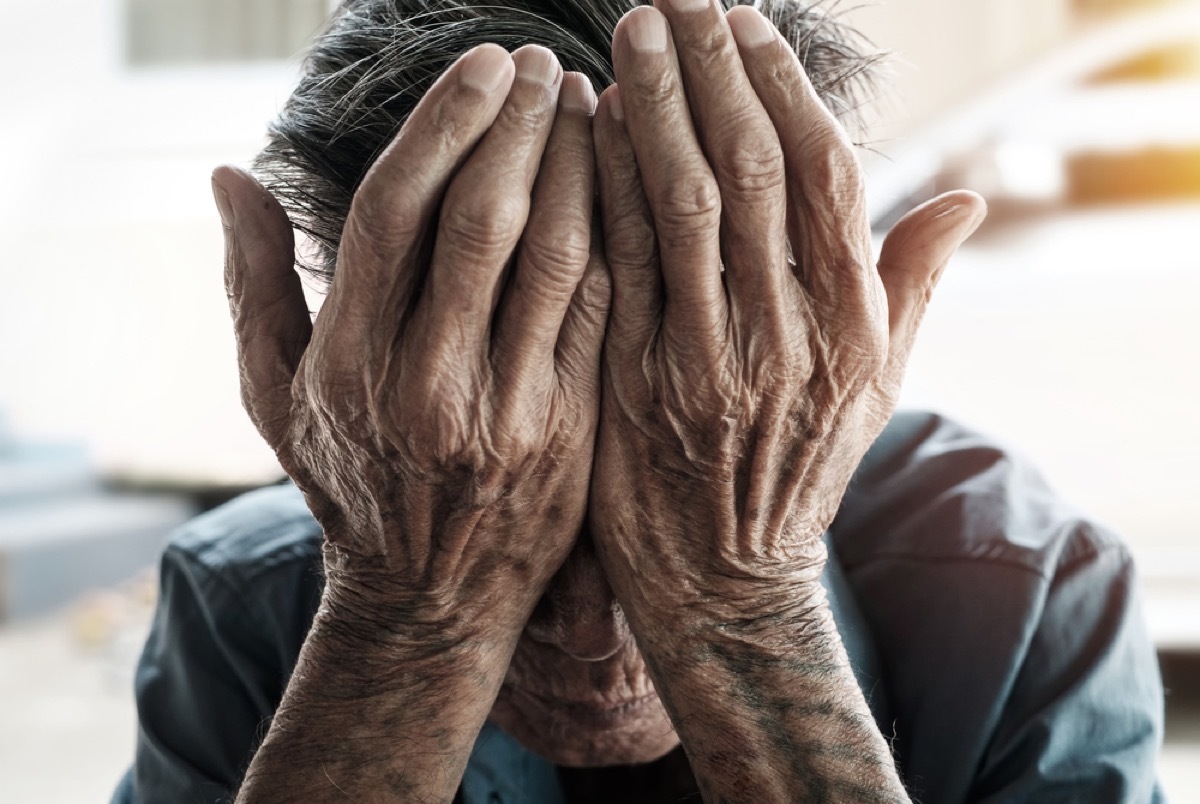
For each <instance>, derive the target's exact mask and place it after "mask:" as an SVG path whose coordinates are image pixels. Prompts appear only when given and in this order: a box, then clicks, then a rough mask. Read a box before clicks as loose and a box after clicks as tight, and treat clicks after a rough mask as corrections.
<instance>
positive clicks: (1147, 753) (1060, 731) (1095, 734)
mask: <svg viewBox="0 0 1200 804" xmlns="http://www.w3.org/2000/svg"><path fill="white" fill-rule="evenodd" d="M1080 527H1083V528H1087V529H1090V528H1092V526H1090V525H1088V524H1086V523H1084V524H1082V525H1080ZM1070 544H1072V545H1073V547H1071V548H1068V550H1067V551H1066V552H1065V553H1064V555H1063V556H1062V558H1061V559H1060V561H1059V565H1058V571H1057V572H1056V573H1055V575H1054V577H1053V578H1052V580H1051V581H1050V584H1049V586H1048V589H1047V593H1046V599H1045V604H1044V606H1043V609H1042V614H1041V618H1040V620H1039V622H1038V625H1037V628H1036V630H1035V632H1034V634H1033V637H1032V640H1031V641H1030V643H1029V646H1028V650H1027V652H1026V654H1025V658H1024V662H1023V664H1022V666H1021V668H1020V671H1019V673H1018V675H1017V678H1016V681H1015V684H1014V686H1013V689H1012V691H1011V693H1010V695H1009V697H1008V700H1007V702H1006V704H1005V706H1004V709H1003V714H1002V716H1001V719H1000V721H999V723H998V724H997V727H996V729H995V731H994V732H993V734H992V739H991V741H990V743H989V746H988V749H987V751H986V753H985V755H984V759H983V763H982V765H981V767H980V769H979V772H978V774H977V776H976V781H975V785H974V788H973V790H972V794H971V795H970V796H969V800H971V801H976V802H981V804H993V803H995V804H999V802H1012V801H1038V802H1047V803H1050V802H1077V801H1087V802H1089V804H1107V803H1108V802H1112V803H1113V804H1117V803H1118V802H1120V803H1121V804H1133V803H1135V802H1136V803H1139V804H1140V803H1141V802H1161V801H1163V800H1164V799H1163V797H1162V795H1161V792H1160V790H1159V788H1158V785H1157V782H1156V779H1155V760H1156V757H1157V755H1158V751H1159V747H1160V744H1161V741H1162V729H1163V711H1162V708H1163V693H1162V683H1161V676H1160V674H1159V669H1158V662H1157V658H1156V655H1155V652H1154V648H1153V644H1152V642H1151V640H1150V638H1149V636H1148V634H1147V631H1146V627H1145V623H1144V619H1143V616H1142V611H1141V604H1140V601H1139V597H1138V594H1137V584H1136V579H1135V573H1134V568H1133V563H1132V561H1131V559H1130V557H1129V554H1128V552H1127V551H1126V549H1125V548H1124V547H1123V546H1122V545H1120V544H1119V543H1115V542H1113V541H1108V540H1098V539H1093V538H1082V539H1075V540H1072V541H1071V542H1070ZM1097 545H1101V546H1099V547H1098V546H1097Z"/></svg>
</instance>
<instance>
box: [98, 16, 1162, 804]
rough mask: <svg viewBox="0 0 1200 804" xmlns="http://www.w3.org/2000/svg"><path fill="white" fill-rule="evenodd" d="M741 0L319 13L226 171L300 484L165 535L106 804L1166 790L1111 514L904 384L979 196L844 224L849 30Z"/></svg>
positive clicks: (240, 312)
mask: <svg viewBox="0 0 1200 804" xmlns="http://www.w3.org/2000/svg"><path fill="white" fill-rule="evenodd" d="M624 1H625V2H627V0H624ZM761 9H762V12H763V13H760V11H759V10H756V9H755V8H751V7H746V6H742V7H737V8H733V9H732V10H729V11H728V13H726V10H725V9H724V8H722V7H721V6H720V5H718V4H717V3H715V2H714V0H664V1H663V2H661V3H658V4H657V7H639V8H636V9H633V10H629V11H628V13H624V12H625V11H627V10H628V8H627V6H625V5H623V1H622V0H567V1H566V2H560V3H555V4H551V3H545V4H544V5H539V3H538V2H536V0H524V1H523V2H516V1H515V0H507V1H506V2H500V3H497V4H493V5H484V4H480V5H478V6H473V5H468V4H462V0H424V1H422V0H349V1H348V2H347V3H346V4H345V5H344V6H343V8H342V9H341V10H340V11H339V12H338V14H337V15H336V17H335V19H334V21H333V23H332V25H331V27H330V29H329V30H328V31H327V32H326V33H325V34H324V35H323V36H322V37H321V38H320V40H319V41H318V43H317V45H316V46H315V48H314V50H313V52H312V54H311V55H310V57H309V60H308V63H307V71H306V76H305V78H304V79H303V81H302V83H301V86H300V87H299V89H297V91H296V94H295V95H294V96H293V98H292V99H291V101H290V103H289V104H288V107H287V109H286V110H285V112H284V114H283V116H282V118H281V120H280V122H279V123H278V124H277V125H276V127H275V129H274V132H273V141H272V144H271V146H270V147H269V148H268V150H267V152H266V153H265V155H264V156H263V157H262V158H261V159H260V162H259V174H260V176H262V177H263V178H264V180H265V181H266V182H267V186H268V188H269V189H266V188H264V187H263V186H262V185H260V184H259V183H258V182H257V181H256V180H255V179H253V178H251V177H250V176H249V175H247V174H245V173H242V172H239V171H236V170H232V169H227V168H222V169H219V170H218V171H217V172H216V173H215V174H214V189H215V192H216V197H217V202H218V206H219V207H220V211H221V215H222V218H223V220H224V223H225V229H226V238H227V264H226V281H227V285H228V291H229V299H230V304H231V308H232V311H233V318H234V323H235V327H236V332H237V339H238V344H239V352H240V361H241V376H242V382H243V396H244V401H245V403H246V407H247V409H248V411H249V412H250V415H251V417H252V418H253V419H254V421H255V423H256V424H257V426H258V427H259V430H260V431H261V432H262V435H263V436H264V438H265V439H266V440H267V441H268V442H269V443H270V444H271V446H272V447H273V448H274V449H275V451H276V453H277V454H278V456H279V459H280V462H281V463H282V465H283V467H284V468H285V469H286V470H287V472H288V474H289V475H290V477H291V478H292V480H293V481H294V483H295V487H291V486H288V487H281V488H276V489H271V490H266V491H262V492H258V493H256V494H253V495H250V496H248V497H246V498H243V499H241V500H239V501H235V502H234V503H232V504H231V505H229V506H227V507H225V508H224V509H221V510H219V511H217V512H215V513H213V514H210V515H208V516H206V517H203V518H201V519H200V520H197V521H196V522H195V523H194V524H193V525H191V526H189V527H188V528H186V529H185V530H184V531H183V532H182V533H180V534H177V535H176V536H175V538H174V539H173V540H172V543H171V545H170V546H169V547H168V549H167V552H166V556H165V558H164V561H163V575H162V599H161V602H160V605H159V610H158V614H157V617H156V620H155V623H154V628H153V631H152V633H151V636H150V639H149V642H148V644H147V646H146V650H145V653H144V655H143V658H142V662H141V665H140V668H139V671H138V677H137V691H138V702H139V713H140V733H139V742H138V755H137V762H136V764H135V767H134V769H133V770H132V771H131V773H130V774H129V775H128V776H127V777H126V779H125V780H124V782H123V784H122V787H121V789H120V790H119V791H118V794H117V799H116V800H118V801H122V802H127V801H143V802H184V801H189V802H190V801H217V800H226V799H227V798H228V797H229V796H231V795H236V798H237V801H239V802H258V801H269V802H277V801H278V802H284V801H288V802H290V801H298V802H299V801H303V802H310V801H326V800H329V801H354V802H359V801H413V802H417V801H420V802H425V801H451V800H455V799H457V800H461V801H464V802H471V803H474V802H479V803H480V804H483V802H496V801H504V802H514V803H515V802H536V803H537V804H542V803H543V802H586V801H603V802H612V801H621V802H638V801H646V802H671V801H678V800H681V799H685V798H687V797H688V796H694V795H697V794H699V795H701V796H703V798H704V799H705V800H707V801H730V802H785V801H786V802H794V801H814V802H824V801H888V802H899V801H909V800H920V801H923V802H926V804H932V803H933V802H959V801H980V802H982V801H989V802H1001V801H1004V802H1007V801H1086V802H1118V801H1120V802H1125V801H1130V802H1134V801H1136V802H1141V801H1150V800H1152V799H1153V798H1155V797H1156V796H1157V794H1156V792H1155V784H1154V772H1153V763H1154V757H1155V753H1156V748H1157V744H1158V740H1159V738H1160V735H1161V689H1160V687H1159V680H1158V675H1157V668H1156V665H1155V660H1154V655H1153V651H1152V649H1151V646H1150V644H1149V642H1148V640H1147V639H1146V635H1145V632H1144V629H1143V627H1142V624H1141V621H1140V615H1139V613H1138V609H1137V602H1136V593H1135V591H1134V587H1133V580H1132V577H1133V576H1132V570H1131V566H1130V561H1129V557H1128V554H1127V552H1126V551H1125V549H1124V548H1123V546H1122V545H1121V544H1120V542H1119V541H1117V540H1116V539H1115V538H1114V537H1112V536H1111V535H1109V534H1107V533H1105V532H1104V531H1102V530H1101V529H1099V528H1097V527H1096V526H1094V525H1092V524H1091V523H1089V522H1087V521H1085V520H1082V519H1080V518H1078V517H1077V516H1076V515H1075V514H1073V513H1072V512H1071V511H1070V510H1068V509H1067V508H1066V507H1065V506H1063V505H1062V504H1061V503H1059V502H1058V501H1057V500H1056V499H1055V498H1054V497H1053V496H1052V495H1051V494H1050V493H1049V492H1048V491H1047V490H1046V488H1045V487H1044V486H1043V484H1042V483H1041V481H1040V480H1039V479H1038V478H1037V476H1036V475H1035V474H1033V473H1032V472H1031V471H1030V470H1029V469H1028V468H1026V467H1025V466H1024V465H1023V464H1022V463H1021V462H1020V460H1019V459H1017V458H1014V457H1013V456H1011V455H1009V454H1007V453H1005V452H1004V451H1002V450H1001V449H999V448H997V447H995V446H994V445H992V444H989V443H988V442H987V441H986V440H985V439H983V438H981V437H979V436H977V435H974V434H972V433H970V432H967V431H965V430H964V429H962V428H960V427H957V426H956V425H954V424H951V423H949V422H947V421H945V420H943V419H941V418H939V417H936V416H933V415H926V414H902V415H897V416H895V417H893V416H892V413H893V409H894V407H895V404H896V399H897V395H898V393H899V390H900V383H901V378H902V375H903V371H904V366H905V361H906V359H907V357H908V354H909V351H910V349H911V347H912V344H913V340H914V337H915V334H916V331H917V328H918V325H919V322H920V320H921V317H922V313H923V312H924V309H925V305H926V303H927V302H928V300H929V297H930V293H931V290H932V288H933V286H934V285H935V283H936V282H937V279H938V276H939V274H940V273H941V271H942V270H943V268H944V267H945V265H946V263H947V262H948V260H949V259H950V257H951V255H952V254H953V252H954V251H955V249H956V248H957V247H958V245H959V244H960V243H961V242H962V241H963V240H964V239H965V238H966V237H968V236H969V235H970V234H971V232H972V231H974V229H975V228H976V227H977V226H978V224H979V223H980V221H981V220H982V218H983V215H984V209H983V204H982V202H981V200H980V199H979V198H977V197H976V196H974V195H971V194H969V193H965V192H958V193H952V194H949V195H946V196H943V197H941V198H938V199H936V200H934V201H932V202H930V203H928V204H925V205H924V206H922V207H920V208H918V209H917V210H915V211H914V212H912V213H910V214H909V215H908V216H907V217H905V218H904V219H903V220H902V221H901V222H900V223H899V224H897V225H896V227H895V229H894V230H893V231H892V232H891V233H890V235H889V236H888V238H887V240H886V242H885V244H884V247H883V251H882V255H881V257H880V259H879V261H878V263H876V262H875V261H874V260H873V258H872V248H871V240H870V236H869V229H868V225H867V220H866V217H865V213H864V209H863V192H862V178H861V174H860V171H859V168H858V166H857V163H856V161H855V157H854V153H853V151H852V148H851V146H850V144H849V142H848V140H847V137H846V134H845V133H844V130H843V129H842V127H841V126H840V124H839V123H838V121H837V120H836V119H835V117H834V116H833V114H831V112H830V111H829V108H828V105H827V104H833V103H834V101H836V100H837V99H840V100H841V102H842V103H843V104H844V105H849V99H850V98H851V96H850V95H848V94H847V91H846V81H847V80H848V79H849V78H850V77H852V76H853V75H854V74H856V73H857V72H859V71H860V70H861V68H862V67H863V61H862V60H861V59H859V58H857V56H856V53H855V52H854V51H853V49H852V48H851V46H850V40H847V39H845V38H844V34H845V32H843V31H840V29H839V28H838V26H837V25H836V24H834V23H833V22H832V21H830V20H829V19H828V18H827V17H824V16H823V15H821V14H819V13H818V12H817V11H815V10H813V9H811V8H807V7H804V6H800V5H797V4H796V3H794V2H790V1H789V0H782V2H776V3H773V4H765V5H763V6H762V7H761ZM623 13H624V15H623V16H622V14H623ZM618 20H619V21H618ZM773 23H774V24H773ZM781 31H782V33H781ZM485 42H491V43H499V45H501V46H498V45H497V44H484V43H485ZM610 43H611V54H612V61H611V67H612V69H613V73H614V74H615V83H613V82H612V80H611V78H610V77H609V66H610V64H609V63H608V62H607V57H608V53H609V45H610ZM518 46H519V47H518ZM509 48H512V52H510V50H509ZM556 54H557V55H556ZM560 59H561V60H562V61H561V66H560V61H559V60H560ZM564 70H565V71H564ZM574 70H581V71H583V72H576V71H574ZM593 84H601V85H604V86H606V88H605V89H604V91H603V93H602V94H601V95H600V97H599V99H598V100H597V98H596V96H595V94H594V93H593V90H592V86H593ZM822 98H824V100H825V101H826V103H822ZM397 129H398V133H396V132H397ZM368 168H369V169H368ZM280 202H283V206H281V203H280ZM284 206H286V207H287V208H288V210H287V212H285V209H284ZM288 212H290V213H291V220H289V216H288ZM293 225H295V226H296V227H298V228H300V229H302V230H303V231H305V232H307V233H308V234H309V235H311V236H312V237H313V238H314V239H315V241H316V243H317V244H318V246H319V252H320V253H319V254H318V255H317V258H316V268H317V270H319V271H321V270H327V271H328V272H329V275H330V276H331V277H332V281H331V285H330V288H329V293H328V297H327V299H326V301H325V303H324V306H323V308H322V310H321V312H320V315H319V316H318V317H317V318H316V321H315V323H311V322H310V316H309V314H308V311H307V309H306V306H305V303H304V299H303V296H302V294H301V290H300V284H299V280H298V278H297V276H296V274H295V273H294V271H293V270H292V268H293V265H292V263H293V253H294V246H293V239H292V230H293ZM889 420H890V423H889ZM881 433H882V435H881ZM297 489H298V491H297ZM301 494H302V495H303V497H301ZM910 797H911V798H910Z"/></svg>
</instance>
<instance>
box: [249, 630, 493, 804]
mask: <svg viewBox="0 0 1200 804" xmlns="http://www.w3.org/2000/svg"><path fill="white" fill-rule="evenodd" d="M356 630H357V629H356ZM364 636H365V635H364V634H363V633H361V632H360V633H348V632H347V631H346V630H345V629H343V628H341V627H340V625H338V624H335V623H333V622H331V621H330V618H322V616H321V615H320V614H319V615H318V618H317V623H316V624H315V625H314V628H313V631H312V633H310V635H309V637H308V640H307V641H306V642H305V645H304V648H303V649H302V651H301V653H300V657H299V661H298V662H297V665H296V669H295V672H294V673H293V674H292V678H291V682H290V683H289V685H288V688H287V690H286V692H285V693H284V697H283V701H282V702H281V704H280V707H279V710H278V711H277V713H276V714H275V717H274V720H273V721H272V724H271V728H270V730H269V732H268V733H267V736H266V738H265V739H264V741H263V744H262V746H261V747H260V748H259V750H258V752H257V754H256V755H255V756H254V759H253V761H252V762H251V764H250V767H249V770H248V771H247V773H246V777H245V780H244V782H243V784H242V787H241V790H240V792H239V794H238V797H237V802H238V804H251V802H292V801H295V802H319V801H356V802H359V801H361V802H373V801H388V802H396V801H403V802H449V801H451V800H452V799H453V797H454V794H455V791H456V790H457V788H458V786H459V783H460V780H461V778H462V774H463V771H464V769H465V767H466V764H467V759H468V757H469V756H470V753H471V749H472V746H473V745H474V742H475V738H476V736H477V735H478V733H479V729H480V728H481V726H482V725H483V722H484V719H485V718H486V717H487V714H488V712H489V710H490V709H491V706H492V703H493V701H494V700H495V697H496V693H497V690H498V689H499V686H500V682H501V681H502V679H503V676H504V672H505V668H507V665H508V660H509V658H510V657H511V653H512V644H509V643H511V642H512V640H507V639H502V640H499V641H491V640H488V639H485V638H481V637H474V638H471V639H449V638H446V639H440V640H439V639H432V640H431V639H429V638H428V637H425V638H422V639H414V640H412V641H411V642H410V643H409V644H408V645H407V646H404V645H400V644H397V643H398V641H399V640H397V639H396V638H395V635H389V636H388V637H386V638H381V639H378V640H376V639H364ZM403 641H404V642H409V640H408V639H403Z"/></svg>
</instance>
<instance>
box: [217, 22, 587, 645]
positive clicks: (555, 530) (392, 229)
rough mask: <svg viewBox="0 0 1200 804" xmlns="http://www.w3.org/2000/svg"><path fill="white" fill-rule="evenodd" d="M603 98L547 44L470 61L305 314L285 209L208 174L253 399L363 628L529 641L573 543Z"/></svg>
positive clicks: (420, 126) (250, 185) (413, 139)
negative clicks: (481, 632)
mask: <svg viewBox="0 0 1200 804" xmlns="http://www.w3.org/2000/svg"><path fill="white" fill-rule="evenodd" d="M514 67H515V69H514ZM514 73H515V76H514ZM560 83H561V104H556V100H557V99H558V98H559V95H560ZM594 103H595V100H594V95H593V93H592V90H591V86H590V84H589V83H588V81H587V79H586V78H585V77H584V76H582V75H578V74H572V75H568V76H565V77H564V76H563V74H562V70H561V68H560V67H559V65H558V62H557V60H556V59H555V58H554V56H553V55H552V54H551V53H550V51H548V50H545V49H544V48H539V47H525V48H522V49H520V50H518V51H516V52H515V53H514V54H513V55H512V56H511V57H510V56H509V54H508V53H506V52H505V51H504V50H502V49H501V48H499V47H496V46H484V47H480V48H478V49H476V50H474V51H472V52H471V53H469V54H467V55H466V56H464V57H463V58H462V59H461V60H460V61H459V62H458V63H457V64H455V65H454V66H453V67H451V68H450V69H449V70H448V71H447V73H446V74H445V75H444V76H443V77H442V78H441V79H440V80H439V81H438V82H437V83H436V84H435V85H434V86H433V88H432V89H431V90H430V91H429V92H428V93H427V94H426V95H425V97H424V98H423V99H422V100H421V102H420V103H419V105H418V106H417V107H416V109H415V110H414V111H413V112H412V115H411V116H410V118H409V119H408V121H407V122H406V124H405V125H404V127H403V129H402V130H401V132H400V133H399V135H398V136H397V137H396V139H395V140H394V141H393V142H392V143H391V145H390V146H389V147H388V149H387V150H386V151H384V152H383V154H382V155H381V156H380V157H379V159H378V160H377V161H376V162H375V164H374V165H373V166H372V167H371V169H370V171H369V172H368V174H367V176H366V178H365V179H364V180H363V182H362V185H361V186H360V187H359V189H358V191H357V192H356V194H355V196H354V201H353V205H352V207H351V210H350V214H349V217H348V219H347V221H346V225H345V229H344V233H343V236H342V242H341V247H340V249H339V252H338V258H337V267H336V271H335V274H334V280H333V284H332V286H331V289H330V292H329V296H328V298H327V299H326V301H325V304H324V306H323V308H322V310H321V312H320V315H319V316H318V317H317V319H316V323H315V325H314V326H310V324H309V315H308V312H307V308H306V305H305V303H304V299H303V296H302V293H301V288H300V284H299V279H298V277H297V275H296V274H295V272H294V270H293V268H292V260H293V243H292V232H291V227H290V225H289V223H288V220H287V217H286V215H285V214H284V212H283V210H282V209H281V208H280V206H279V204H278V203H277V202H276V201H275V199H273V198H272V197H270V195H269V194H267V192H266V191H265V190H263V189H262V187H261V186H260V185H258V184H257V183H256V182H255V181H254V180H253V179H252V178H250V177H249V176H247V175H246V174H244V173H240V172H238V171H235V170H232V169H229V168H219V169H218V170H217V171H216V173H214V176H213V179H214V187H215V190H216V193H217V197H218V200H221V196H222V194H224V195H225V197H226V198H227V199H228V203H227V206H226V209H227V210H229V214H228V215H227V216H225V217H226V235H227V252H226V257H227V262H226V283H227V290H228V296H229V303H230V308H231V310H232V313H233V319H234V324H235V331H236V334H237V342H238V352H239V358H240V363H241V380H242V396H243V401H244V403H245V406H246V408H247V410H248V411H249V413H250V416H251V418H252V419H253V420H254V422H255V424H256V425H257V426H258V429H259V431H260V432H261V433H262V435H263V437H264V438H265V439H266V440H267V442H268V443H269V444H270V445H271V446H272V447H273V448H274V450H275V452H276V454H277V455H278V456H279V460H280V462H281V464H282V465H283V467H284V469H285V470H286V471H287V473H288V474H289V475H290V476H291V477H292V478H293V479H294V480H295V481H296V483H297V485H298V486H299V487H300V489H301V490H302V491H303V492H304V494H305V496H306V498H307V500H308V503H309V506H310V507H311V508H312V510H313V513H314V514H315V516H316V517H317V519H318V520H319V521H320V523H321V525H322V526H323V527H324V529H325V534H326V539H327V543H328V549H327V552H326V570H327V575H328V579H327V583H328V590H327V593H326V604H327V608H328V609H330V610H331V611H332V612H334V613H336V615H337V616H338V617H341V618H345V619H347V620H348V621H349V622H353V623H354V624H355V626H356V627H364V628H367V629H372V628H379V629H381V630H382V631H384V632H387V631H396V632H398V633H397V634H396V635H397V636H401V637H403V636H404V635H405V633H404V632H406V631H407V629H410V628H411V629H414V630H415V633H414V636H417V635H420V634H422V633H424V632H425V631H426V630H427V629H436V630H437V631H438V632H439V633H441V634H442V635H443V636H445V635H446V632H447V631H449V632H451V633H452V634H457V633H458V630H459V629H460V628H461V629H462V633H461V636H463V637H472V638H473V637H476V636H478V634H476V633H473V631H474V629H476V628H485V627H488V626H490V625H492V624H496V625H497V626H499V627H502V628H503V629H504V630H505V631H506V632H508V633H510V634H511V635H512V636H513V638H514V639H515V637H516V634H517V633H518V632H519V631H520V629H521V627H522V626H523V625H524V623H525V621H526V619H527V618H528V614H529V611H530V610H532V607H533V605H534V604H535V603H536V601H537V599H538V597H539V596H540V595H541V593H542V591H543V589H544V588H545V585H546V583H547V582H548V581H549V579H550V577H551V576H552V575H553V573H554V572H555V571H556V570H557V569H558V567H559V566H560V565H561V563H562V562H563V560H564V559H565V557H566V555H567V553H568V552H569V550H570V548H571V546H572V544H573V543H574V540H575V537H576V535H577V533H578V531H579V528H580V525H581V522H582V519H583V515H584V510H585V507H586V501H587V490H588V478H589V475H590V469H591V460H592V445H593V441H594V433H595V426H596V420H597V413H598V373H599V368H598V367H599V354H600V348H601V344H602V341H603V336H604V327H605V323H606V317H607V306H608V296H609V291H608V277H607V272H606V270H605V269H604V266H603V264H602V263H601V262H600V260H599V259H597V258H595V257H593V256H592V254H591V242H590V231H591V216H592V182H593V167H592V165H593V158H592V144H591V129H590V126H591V123H590V114H591V111H592V109H593V108H594ZM556 108H557V109H558V110H560V111H559V112H558V113H557V114H556ZM539 167H542V170H541V171H540V172H539ZM535 179H536V184H535ZM439 206H440V214H439ZM510 265H511V268H510ZM510 274H511V275H510Z"/></svg>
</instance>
